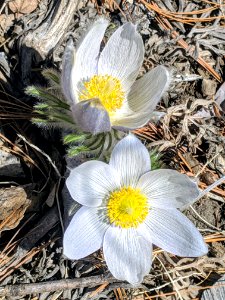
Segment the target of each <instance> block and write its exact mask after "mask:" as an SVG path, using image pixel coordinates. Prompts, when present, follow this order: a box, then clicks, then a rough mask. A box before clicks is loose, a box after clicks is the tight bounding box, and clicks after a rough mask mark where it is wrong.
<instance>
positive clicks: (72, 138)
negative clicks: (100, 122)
mask: <svg viewBox="0 0 225 300" xmlns="http://www.w3.org/2000/svg"><path fill="white" fill-rule="evenodd" d="M88 136H89V135H87V134H75V133H71V134H67V135H66V136H65V137H64V138H63V143H64V144H70V143H75V142H81V141H84V140H85V139H87V137H88Z"/></svg>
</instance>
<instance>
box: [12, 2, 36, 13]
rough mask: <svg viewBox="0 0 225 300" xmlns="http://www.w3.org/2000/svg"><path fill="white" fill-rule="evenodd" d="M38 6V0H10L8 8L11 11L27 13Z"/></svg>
mask: <svg viewBox="0 0 225 300" xmlns="http://www.w3.org/2000/svg"><path fill="white" fill-rule="evenodd" d="M37 7H38V0H12V1H10V2H9V8H10V10H11V11H12V12H13V13H21V14H29V13H31V12H33V11H34V10H35V9H36V8H37Z"/></svg>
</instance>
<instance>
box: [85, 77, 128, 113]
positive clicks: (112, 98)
mask: <svg viewBox="0 0 225 300" xmlns="http://www.w3.org/2000/svg"><path fill="white" fill-rule="evenodd" d="M92 98H99V99H100V101H101V103H102V105H103V106H104V108H105V109H106V110H107V112H108V113H109V115H110V114H113V113H114V112H115V111H116V110H117V109H119V108H121V107H122V104H123V102H124V99H125V93H124V91H123V88H122V84H121V81H120V80H119V79H117V78H115V77H113V76H110V75H94V76H93V77H92V78H91V80H90V81H87V82H84V89H83V90H82V91H81V93H80V95H79V100H80V101H82V100H89V99H92Z"/></svg>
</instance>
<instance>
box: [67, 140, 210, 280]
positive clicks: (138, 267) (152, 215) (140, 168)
mask: <svg viewBox="0 0 225 300" xmlns="http://www.w3.org/2000/svg"><path fill="white" fill-rule="evenodd" d="M150 165H151V162H150V158H149V153H148V151H147V149H146V148H145V146H144V145H142V143H141V142H140V141H139V140H138V139H137V138H136V137H135V136H133V135H128V136H127V137H125V138H124V139H122V140H121V141H120V142H119V143H118V144H117V145H116V146H115V148H114V150H113V152H112V155H111V158H110V161H109V164H106V163H104V162H101V161H88V162H85V163H83V164H81V165H80V166H78V167H77V168H75V169H73V170H72V171H71V173H70V175H69V177H68V179H67V180H66V185H67V187H68V190H69V192H70V194H71V196H72V198H73V199H74V200H76V201H77V202H79V203H80V204H82V205H83V206H82V207H81V208H80V209H79V210H78V211H77V213H76V214H75V215H74V216H73V218H72V220H71V222H70V224H69V226H68V228H67V229H66V232H65V235H64V240H63V244H64V254H65V255H66V256H67V257H68V258H70V259H80V258H83V257H85V256H87V255H89V254H91V253H93V252H94V251H96V250H98V249H100V248H101V247H103V254H104V257H105V260H106V263H107V266H108V268H109V270H110V271H111V273H112V274H113V276H115V277H116V278H118V279H121V280H127V281H128V282H130V283H132V284H135V283H139V282H141V281H142V280H143V276H144V275H146V274H147V273H148V272H149V271H150V268H151V253H152V244H154V245H156V246H158V247H161V248H162V249H164V250H165V251H168V252H170V253H173V254H175V255H178V256H187V257H197V256H201V255H204V254H206V253H207V246H206V244H205V243H204V240H203V238H202V236H201V235H200V233H199V232H198V230H197V229H196V227H195V226H194V225H193V223H191V222H190V221H189V220H188V219H187V217H185V216H184V215H183V214H182V213H181V212H180V211H179V210H177V208H178V209H179V208H182V207H183V206H186V205H187V204H188V203H191V202H192V201H193V200H194V199H195V198H196V197H197V196H198V193H199V192H198V188H197V186H196V184H195V183H194V182H192V181H191V180H190V179H189V178H188V177H187V176H186V175H184V174H180V173H178V172H177V171H175V170H166V169H159V170H155V171H150Z"/></svg>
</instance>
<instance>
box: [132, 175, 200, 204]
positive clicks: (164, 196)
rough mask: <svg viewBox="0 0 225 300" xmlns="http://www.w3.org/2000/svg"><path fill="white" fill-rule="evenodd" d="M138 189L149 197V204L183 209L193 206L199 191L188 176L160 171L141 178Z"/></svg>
mask: <svg viewBox="0 0 225 300" xmlns="http://www.w3.org/2000/svg"><path fill="white" fill-rule="evenodd" d="M138 187H139V188H140V189H141V190H142V192H143V193H144V194H146V195H147V196H148V199H149V204H150V206H153V207H161V208H164V207H166V208H182V207H183V206H186V205H188V204H191V203H192V202H193V201H194V199H195V198H196V197H197V196H198V194H199V190H198V187H197V185H196V183H194V182H193V181H191V180H190V179H189V177H188V176H187V175H184V174H180V173H179V172H177V171H175V170H168V169H160V170H155V171H151V172H148V173H146V174H144V175H143V176H141V178H140V180H139V182H138Z"/></svg>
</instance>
